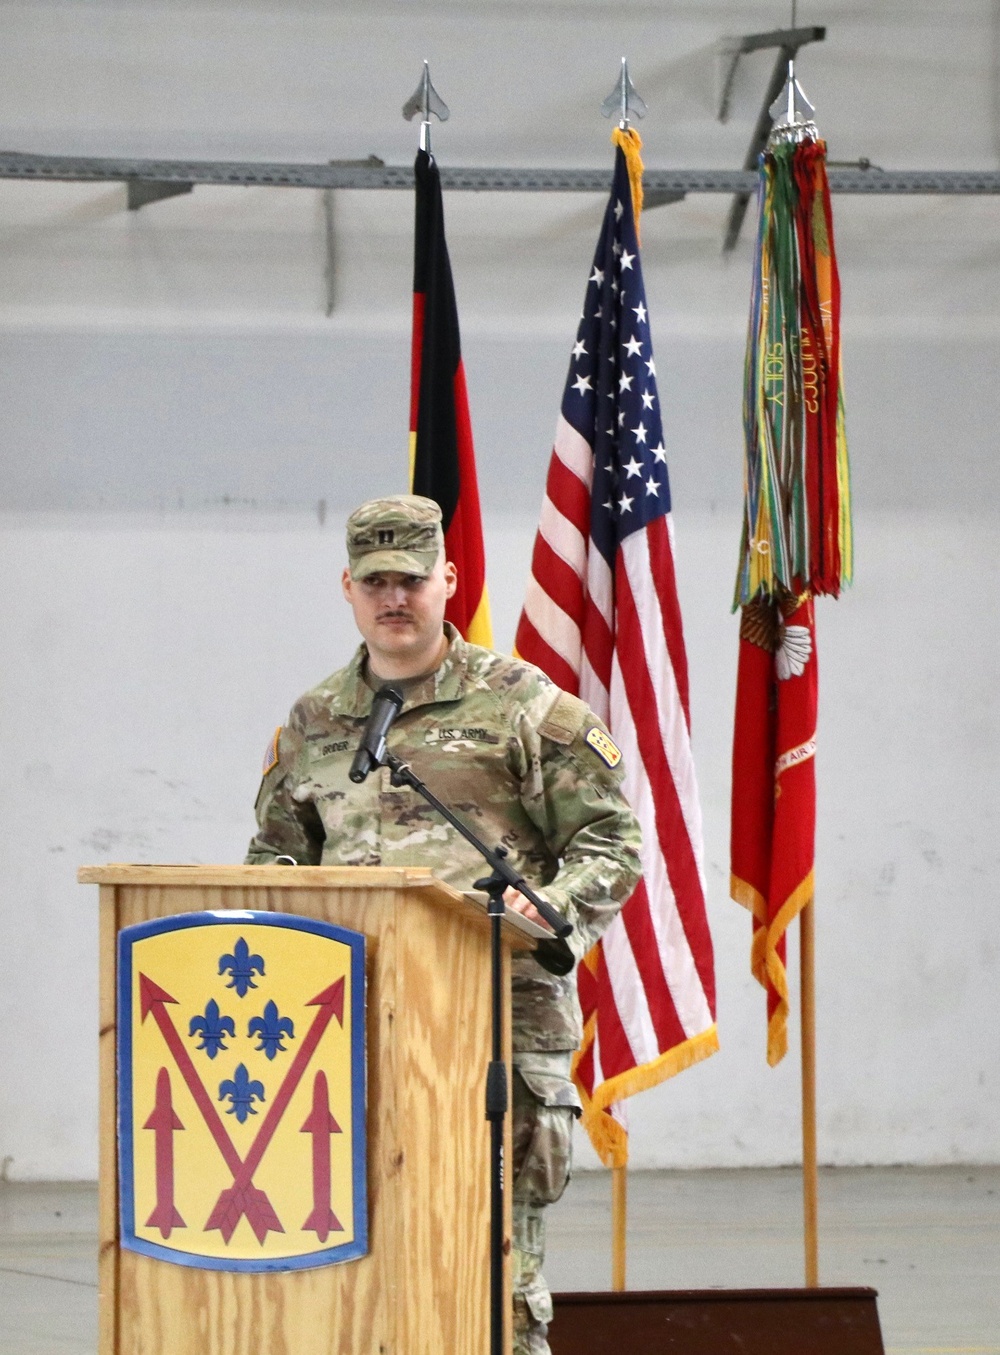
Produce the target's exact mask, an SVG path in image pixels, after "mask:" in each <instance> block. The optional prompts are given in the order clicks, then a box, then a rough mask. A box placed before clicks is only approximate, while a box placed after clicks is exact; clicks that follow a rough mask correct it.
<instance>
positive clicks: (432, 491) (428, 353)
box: [410, 150, 493, 645]
mask: <svg viewBox="0 0 1000 1355" xmlns="http://www.w3.org/2000/svg"><path fill="white" fill-rule="evenodd" d="M414 173H415V176H416V229H415V247H414V266H413V356H412V368H411V383H410V487H411V489H412V491H413V493H414V494H424V495H426V496H427V497H428V498H429V499H434V500H435V501H436V502H437V503H439V504H440V505H441V515H442V519H443V525H444V540H445V552H446V554H447V557H448V559H449V560H451V561H452V562H453V563H454V564H455V566H456V568H457V570H458V588H457V590H456V592H455V596H454V597H453V598H452V599H451V600H450V601H449V603H448V610H447V612H446V613H445V616H446V619H447V620H448V621H451V622H452V623H453V624H454V625H455V626H456V627H457V628H458V630H459V631H460V632H461V634H462V635H463V636H465V638H466V639H467V640H471V641H472V642H473V643H474V644H480V645H492V643H493V635H492V628H491V625H490V604H489V597H488V595H487V591H486V553H485V550H484V548H483V525H482V518H481V515H480V509H479V487H478V483H477V480H476V457H475V450H474V447H473V442H472V422H471V420H470V418H469V398H468V393H467V391H466V386H465V368H464V366H463V364H462V348H461V342H460V339H459V332H458V308H457V306H456V304H455V287H454V283H453V281H452V275H451V263H450V261H449V258H448V246H447V244H446V243H445V238H444V205H443V202H442V198H441V176H440V173H439V171H438V167H437V164H436V163H435V161H434V157H433V156H432V155H429V154H428V153H427V152H426V151H423V150H421V151H418V153H417V159H416V163H415V165H414Z"/></svg>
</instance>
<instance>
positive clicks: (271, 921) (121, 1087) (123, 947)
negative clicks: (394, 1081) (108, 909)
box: [117, 909, 368, 1273]
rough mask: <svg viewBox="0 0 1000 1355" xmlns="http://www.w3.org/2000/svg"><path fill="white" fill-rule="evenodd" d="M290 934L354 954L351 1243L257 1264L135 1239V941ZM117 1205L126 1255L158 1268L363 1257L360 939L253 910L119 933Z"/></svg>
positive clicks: (298, 1264) (239, 1267)
mask: <svg viewBox="0 0 1000 1355" xmlns="http://www.w3.org/2000/svg"><path fill="white" fill-rule="evenodd" d="M247 923H253V924H254V925H255V926H265V927H288V928H290V929H293V930H296V931H303V932H311V933H312V934H313V935H314V936H323V937H326V938H327V939H329V940H333V941H339V942H341V943H342V944H343V945H346V946H350V949H351V1121H352V1123H351V1129H352V1134H353V1159H352V1164H351V1170H352V1174H353V1181H354V1241H353V1242H344V1243H342V1244H341V1245H340V1246H337V1247H326V1248H324V1249H323V1250H322V1251H315V1252H310V1253H309V1254H308V1255H307V1256H292V1257H269V1258H265V1259H262V1260H260V1261H246V1260H236V1259H234V1260H228V1259H226V1258H224V1257H215V1256H199V1255H198V1254H197V1253H195V1252H185V1251H180V1250H177V1249H176V1248H173V1247H162V1246H160V1245H159V1244H158V1243H155V1242H149V1241H147V1240H146V1239H145V1238H141V1237H136V1234H135V1163H134V1161H133V1158H132V1119H133V1104H132V947H133V945H134V944H135V943H136V942H137V941H142V940H144V939H145V938H146V937H149V936H157V935H159V934H160V933H162V932H172V931H181V930H183V929H184V928H185V927H217V926H220V925H222V926H234V927H240V926H244V927H245V926H246V925H247ZM117 986H118V1011H117V1022H118V1029H117V1036H118V1039H117V1065H118V1066H117V1072H118V1183H119V1184H118V1198H119V1234H120V1236H119V1242H120V1245H121V1246H122V1247H125V1248H127V1249H128V1250H130V1251H135V1252H141V1253H142V1254H143V1255H144V1256H152V1257H154V1258H155V1259H156V1260H158V1261H170V1262H172V1263H173V1264H174V1265H179V1266H192V1267H194V1268H196V1269H198V1270H228V1271H244V1272H246V1271H251V1272H257V1273H261V1272H272V1273H273V1272H275V1271H278V1272H281V1271H289V1270H313V1269H316V1268H317V1267H319V1266H328V1265H332V1264H334V1263H336V1262H340V1261H354V1260H357V1259H358V1257H361V1256H364V1255H366V1254H367V1252H368V1181H367V1170H366V1163H367V1138H366V1122H365V1111H366V1089H367V1057H366V1051H367V1043H366V1040H365V938H364V934H363V933H361V932H352V931H348V930H347V929H346V928H344V927H338V926H337V925H336V924H335V923H332V922H319V921H316V920H315V919H313V918H306V917H298V916H296V915H295V914H293V913H269V912H256V911H253V910H251V909H223V910H220V911H218V912H201V913H175V914H173V915H172V916H170V917H163V918H154V919H153V920H152V921H150V922H136V923H134V924H133V925H132V926H129V927H123V928H122V929H121V931H120V932H119V933H118V985H117Z"/></svg>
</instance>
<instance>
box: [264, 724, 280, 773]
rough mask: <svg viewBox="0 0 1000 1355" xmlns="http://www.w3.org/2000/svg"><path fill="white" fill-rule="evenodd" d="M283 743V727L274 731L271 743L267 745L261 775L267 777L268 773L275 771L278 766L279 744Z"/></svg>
mask: <svg viewBox="0 0 1000 1355" xmlns="http://www.w3.org/2000/svg"><path fill="white" fill-rule="evenodd" d="M280 742H281V725H279V726H278V728H277V729H276V730H275V731H274V734H273V735H272V737H271V742H270V743H269V744H268V745H267V749H266V750H265V752H264V765H263V767H262V768H261V775H262V776H267V774H268V772H271V771H274V769H275V767H277V765H278V757H279V753H278V744H279V743H280Z"/></svg>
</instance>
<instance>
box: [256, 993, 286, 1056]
mask: <svg viewBox="0 0 1000 1355" xmlns="http://www.w3.org/2000/svg"><path fill="white" fill-rule="evenodd" d="M247 1034H248V1035H249V1036H250V1038H251V1039H253V1037H254V1036H255V1035H256V1036H257V1037H258V1038H259V1040H260V1044H259V1045H258V1046H257V1053H258V1054H260V1053H261V1052H263V1053H265V1054H266V1055H267V1057H268V1058H269V1059H273V1058H274V1056H275V1055H276V1054H277V1052H278V1050H279V1049H280V1050H281V1052H282V1053H284V1052H285V1046H284V1045H283V1044H282V1043H281V1042H282V1040H283V1039H284V1038H285V1036H286V1035H287V1036H288V1038H289V1039H290V1040H294V1039H295V1024H294V1022H293V1021H292V1018H291V1017H290V1016H279V1015H278V1008H277V1005H276V1004H275V1003H274V1002H269V1003H268V1004H267V1006H266V1007H265V1008H264V1015H263V1016H254V1017H252V1018H251V1020H250V1025H249V1027H248V1029H247Z"/></svg>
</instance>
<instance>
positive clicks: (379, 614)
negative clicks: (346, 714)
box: [342, 554, 457, 678]
mask: <svg viewBox="0 0 1000 1355" xmlns="http://www.w3.org/2000/svg"><path fill="white" fill-rule="evenodd" d="M342 584H343V589H344V597H345V598H346V599H347V601H348V602H349V603H350V604H351V608H352V609H353V611H354V620H355V623H356V625H357V627H358V630H359V631H360V632H361V634H362V637H363V638H364V640H365V643H366V644H367V645H368V653H369V656H370V658H371V662H372V667H373V668H374V669H375V671H376V672H377V673H378V675H379V676H380V677H386V678H389V677H416V676H417V674H418V673H427V672H430V671H431V670H432V669H433V668H435V667H436V666H437V664H438V663H439V662H440V661H441V658H442V657H443V655H444V650H445V647H446V645H445V639H444V609H445V607H446V605H447V602H448V599H449V598H450V597H451V596H452V595H453V593H454V592H455V587H456V584H457V574H456V572H455V566H454V565H453V564H451V562H450V561H446V560H445V558H444V555H443V554H442V555H441V556H439V558H438V561H437V564H436V565H435V566H434V568H433V570H432V571H431V573H430V574H429V575H428V576H427V578H426V579H422V578H419V577H418V576H417V575H414V574H396V573H385V574H369V575H368V577H367V578H366V579H352V578H351V576H350V573H349V571H348V570H346V569H345V570H344V574H343V579H342Z"/></svg>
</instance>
